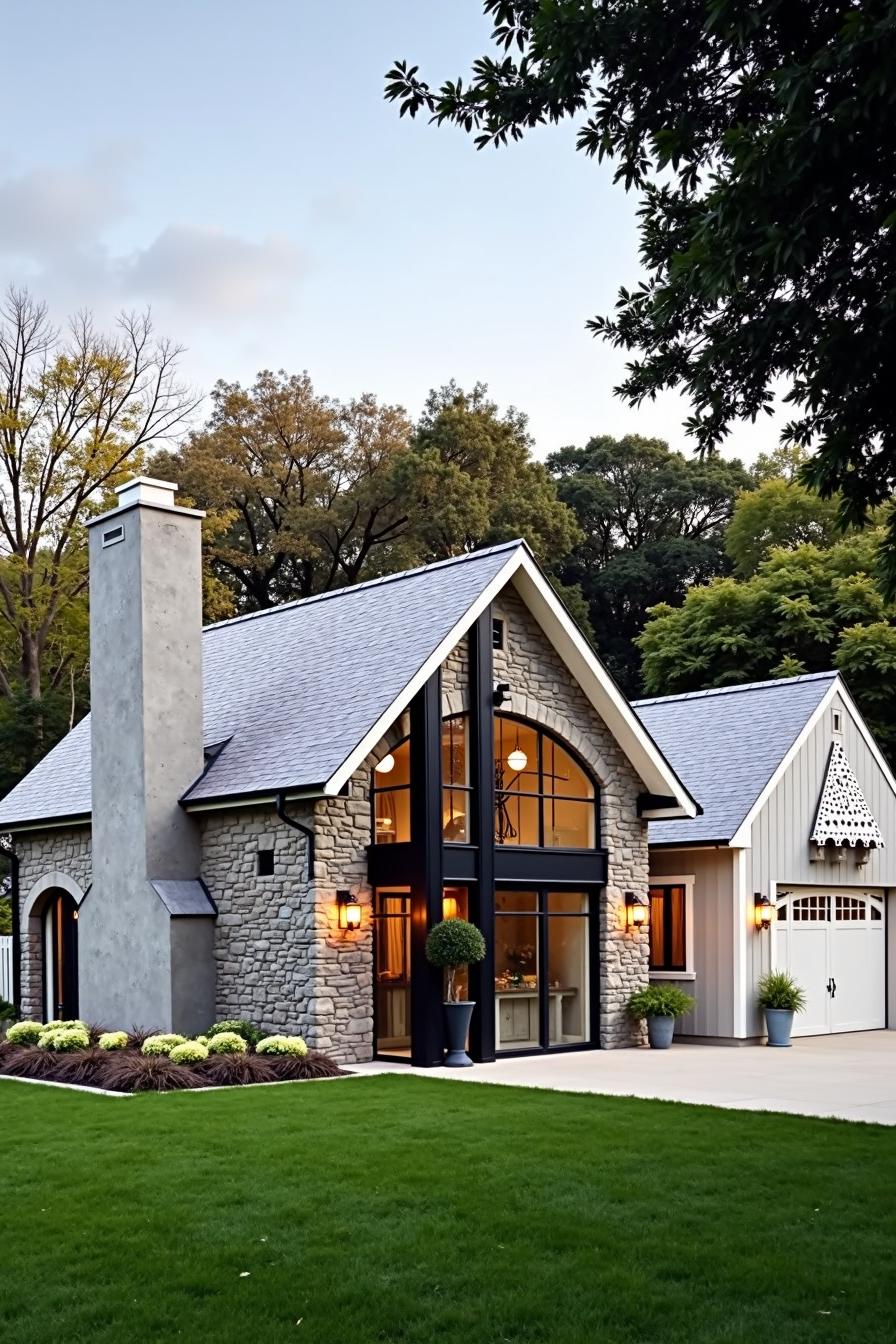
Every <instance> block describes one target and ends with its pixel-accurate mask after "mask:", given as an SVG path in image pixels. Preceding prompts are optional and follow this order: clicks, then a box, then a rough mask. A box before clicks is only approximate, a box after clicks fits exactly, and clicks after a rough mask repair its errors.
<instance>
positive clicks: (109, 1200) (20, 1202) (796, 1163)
mask: <svg viewBox="0 0 896 1344" xmlns="http://www.w3.org/2000/svg"><path fill="white" fill-rule="evenodd" d="M0 1126H2V1134H3V1152H4V1158H3V1171H2V1180H0V1190H2V1192H3V1195H2V1204H0V1207H2V1209H3V1215H4V1219H3V1221H4V1243H5V1251H4V1255H3V1270H2V1289H0V1338H2V1340H3V1341H4V1344H38V1342H39V1341H44V1340H46V1341H53V1342H54V1344H57V1342H58V1341H64V1342H65V1344H76V1342H77V1341H90V1344H101V1342H105V1341H144V1340H165V1341H168V1340H173V1339H183V1340H186V1341H189V1342H190V1344H197V1342H200V1341H206V1340H208V1341H212V1340H214V1341H216V1342H220V1341H234V1342H236V1341H239V1344H256V1342H257V1341H268V1340H280V1339H284V1340H287V1339H288V1340H294V1341H297V1344H302V1341H306V1342H307V1344H311V1342H312V1341H313V1342H314V1344H366V1341H376V1342H377V1344H382V1342H384V1341H385V1342H387V1344H391V1342H392V1341H396V1342H397V1341H401V1344H417V1342H418V1341H419V1342H420V1344H423V1342H424V1341H425V1342H426V1344H429V1342H430V1341H438V1342H439V1344H455V1341H457V1344H461V1341H462V1342H463V1344H492V1342H494V1344H503V1342H504V1341H512V1342H513V1344H536V1341H537V1342H538V1344H541V1342H542V1341H543V1342H544V1344H592V1342H594V1344H597V1341H600V1344H628V1342H629V1341H631V1344H636V1342H637V1344H677V1342H678V1341H681V1342H682V1344H703V1341H706V1342H707V1344H708V1342H709V1341H713V1344H718V1342H719V1341H742V1342H743V1344H748V1342H749V1344H797V1342H798V1341H799V1342H801V1341H813V1344H815V1342H816V1341H831V1344H834V1342H835V1341H836V1342H837V1344H840V1341H843V1340H849V1341H850V1344H859V1342H860V1341H868V1342H869V1344H870V1342H871V1341H880V1344H884V1341H886V1344H890V1341H892V1339H893V1335H894V1315H893V1313H894V1308H896V1300H894V1295H896V1289H894V1285H896V1130H893V1129H884V1128H876V1127H871V1126H863V1125H848V1124H845V1123H840V1122H837V1121H828V1120H810V1119H801V1118H796V1117H789V1116H773V1115H761V1114H748V1113H744V1112H733V1111H721V1110H718V1111H716V1110H710V1109H705V1108H699V1107H687V1106H678V1105H672V1104H667V1103H662V1102H647V1101H630V1100H624V1099H617V1098H603V1097H596V1096H591V1097H587V1096H571V1095H564V1094H557V1093H548V1092H535V1091H523V1090H516V1089H510V1088H505V1087H483V1086H476V1085H471V1084H462V1083H448V1082H440V1081H437V1080H422V1079H418V1078H401V1077H395V1076H391V1077H379V1078H368V1079H347V1080H342V1081H333V1082H321V1083H299V1084H293V1085H289V1086H283V1087H274V1088H258V1089H250V1090H235V1091H232V1092H231V1091H228V1092H217V1093H215V1092H208V1093H193V1094H184V1093H170V1094H168V1095H164V1096H158V1095H143V1096H138V1097H135V1098H132V1099H126V1100H123V1099H116V1098H106V1097H101V1096H89V1095H86V1094H76V1093H71V1092H63V1091H59V1090H56V1089H52V1088H43V1087H38V1086H29V1085H25V1084H21V1083H17V1082H13V1081H10V1080H0ZM246 1273H248V1277H241V1276H242V1275H244V1274H246ZM298 1322H301V1323H300V1324H297V1323H298Z"/></svg>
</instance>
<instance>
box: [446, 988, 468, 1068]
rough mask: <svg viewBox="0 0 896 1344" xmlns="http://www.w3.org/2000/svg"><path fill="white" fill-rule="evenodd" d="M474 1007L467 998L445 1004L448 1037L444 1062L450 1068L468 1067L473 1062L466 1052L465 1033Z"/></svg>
mask: <svg viewBox="0 0 896 1344" xmlns="http://www.w3.org/2000/svg"><path fill="white" fill-rule="evenodd" d="M475 1007H476V1004H475V1002H473V1003H470V1001H469V1000H465V1001H464V1002H463V1003H446V1004H445V1034H446V1036H447V1037H448V1053H447V1054H446V1056H445V1064H446V1065H447V1066H448V1068H450V1069H468V1068H470V1066H471V1065H472V1063H473V1061H472V1059H471V1058H470V1056H469V1055H468V1054H467V1034H468V1032H469V1030H470V1018H471V1017H472V1016H473V1009H474V1008H475Z"/></svg>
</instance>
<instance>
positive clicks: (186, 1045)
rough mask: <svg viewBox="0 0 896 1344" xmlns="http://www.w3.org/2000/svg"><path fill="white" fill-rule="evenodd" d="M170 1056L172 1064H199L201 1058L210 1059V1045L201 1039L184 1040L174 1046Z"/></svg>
mask: <svg viewBox="0 0 896 1344" xmlns="http://www.w3.org/2000/svg"><path fill="white" fill-rule="evenodd" d="M168 1058H169V1059H170V1060H171V1063H172V1064H198V1063H199V1061H200V1060H201V1059H208V1047H207V1046H205V1045H203V1044H202V1042H201V1041H184V1042H183V1044H182V1045H176V1046H174V1048H173V1049H172V1051H171V1053H170V1054H169V1056H168Z"/></svg>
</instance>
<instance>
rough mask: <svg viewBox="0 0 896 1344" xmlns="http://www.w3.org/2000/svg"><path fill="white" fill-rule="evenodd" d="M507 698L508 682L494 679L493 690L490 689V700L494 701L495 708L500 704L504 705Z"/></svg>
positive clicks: (508, 696) (508, 691)
mask: <svg viewBox="0 0 896 1344" xmlns="http://www.w3.org/2000/svg"><path fill="white" fill-rule="evenodd" d="M509 699H510V682H509V681H496V682H495V685H494V690H493V691H492V702H493V703H494V706H495V708H496V709H499V708H500V707H501V705H506V704H507V701H508V700H509Z"/></svg>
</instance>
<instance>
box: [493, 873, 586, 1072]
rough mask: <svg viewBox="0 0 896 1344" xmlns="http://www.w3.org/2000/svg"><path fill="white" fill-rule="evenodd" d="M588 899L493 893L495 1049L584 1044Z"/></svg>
mask: <svg viewBox="0 0 896 1344" xmlns="http://www.w3.org/2000/svg"><path fill="white" fill-rule="evenodd" d="M591 943H592V938H591V929H590V900H589V895H588V893H587V892H583V891H551V890H549V889H548V888H543V887H542V888H537V889H534V890H533V889H528V890H510V889H505V890H499V891H497V892H496V893H495V1049H496V1050H497V1051H498V1052H499V1053H507V1052H508V1051H515V1050H550V1049H563V1048H571V1047H575V1046H582V1045H587V1044H589V1043H590V1041H591V1017H592V1014H591V991H592V985H591Z"/></svg>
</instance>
